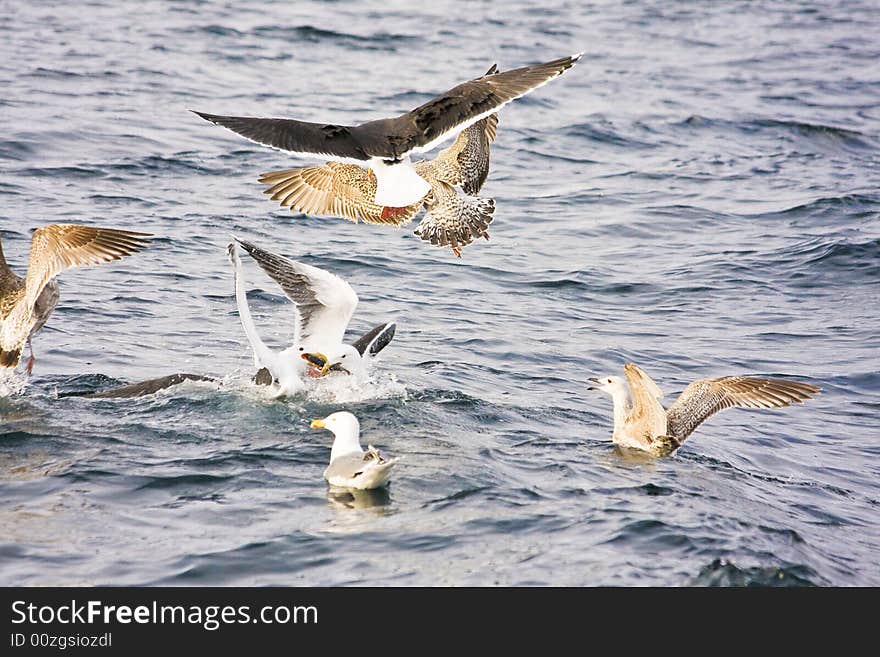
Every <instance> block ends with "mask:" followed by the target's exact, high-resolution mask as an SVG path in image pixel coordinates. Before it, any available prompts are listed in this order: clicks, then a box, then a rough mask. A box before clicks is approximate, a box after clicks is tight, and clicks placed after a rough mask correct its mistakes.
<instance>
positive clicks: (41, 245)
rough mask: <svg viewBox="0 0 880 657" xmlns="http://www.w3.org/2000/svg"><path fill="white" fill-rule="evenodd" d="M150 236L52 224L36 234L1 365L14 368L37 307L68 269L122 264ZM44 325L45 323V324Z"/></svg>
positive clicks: (0, 341)
mask: <svg viewBox="0 0 880 657" xmlns="http://www.w3.org/2000/svg"><path fill="white" fill-rule="evenodd" d="M148 237H150V235H148V234H147V233H135V232H132V231H127V230H116V229H113V228H96V227H94V226H82V225H78V224H50V225H49V226H44V227H43V228H39V229H37V230H35V231H34V234H33V237H32V238H31V252H30V258H29V260H28V271H27V275H26V276H25V280H24V292H23V293H21V296H20V297H19V298H18V299H17V301H16V302H15V305H14V307H12V308H11V309H8V315H7V316H6V317H5V318H4V326H3V329H4V330H3V331H0V364H2V365H3V366H4V367H9V366H14V365H15V363H17V362H18V358H19V355H20V352H21V346H22V345H23V344H24V342H25V340H27V337H28V336H29V335H30V333H31V330H32V329H33V327H34V307H35V304H36V303H37V300H38V299H39V297H40V295H41V294H42V292H43V290H44V289H45V288H46V286H47V285H48V284H49V282H50V281H51V280H52V279H53V278H55V277H56V276H57V275H58V274H60V273H61V272H62V271H64V270H65V269H72V268H74V267H87V266H89V265H99V264H101V263H105V262H112V261H113V260H119V259H120V258H123V257H125V256H127V255H130V254H132V253H134V252H135V251H137V250H139V249H142V248H143V247H145V246H146V245H147V238H148ZM43 321H45V320H43Z"/></svg>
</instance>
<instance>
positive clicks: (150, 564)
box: [0, 0, 880, 585]
mask: <svg viewBox="0 0 880 657" xmlns="http://www.w3.org/2000/svg"><path fill="white" fill-rule="evenodd" d="M877 9H878V8H877V4H876V2H874V1H873V0H866V1H863V2H858V1H855V2H850V1H846V2H844V1H843V0H836V1H832V2H788V1H782V0H779V1H770V0H763V1H757V2H726V3H716V2H670V1H668V0H655V1H648V0H636V1H632V2H626V3H617V2H592V3H582V2H558V1H554V0H551V1H550V2H546V3H542V5H541V6H538V5H534V4H533V3H528V2H525V1H524V0H505V1H504V2H500V1H497V2H488V1H487V2H467V3H464V2H461V3H459V2H447V1H442V0H441V1H436V2H432V3H419V4H418V5H416V3H409V2H399V1H395V0H391V1H389V0H382V1H381V2H379V1H377V0H371V1H368V2H309V3H307V2H297V3H291V2H265V1H263V0H260V1H256V0H253V1H249V2H240V1H236V2H225V3H220V2H211V3H208V2H182V1H181V2H133V1H129V2H115V1H114V2H109V1H108V2H90V3H77V2H66V1H65V2H34V3H31V2H4V3H2V13H3V20H2V21H0V82H2V89H3V92H2V95H0V121H2V126H3V130H2V135H0V167H2V175H0V200H2V202H0V229H2V232H3V246H4V249H5V251H6V255H7V258H8V259H9V260H10V262H11V263H12V264H13V265H14V266H15V267H17V268H18V269H19V271H22V270H23V269H24V265H25V259H26V252H27V248H28V240H29V236H30V230H31V229H32V228H34V227H37V226H40V225H44V224H47V223H51V222H84V223H94V224H99V225H105V226H116V227H123V228H130V229H134V230H142V231H147V232H150V233H154V234H155V235H156V236H157V237H156V238H155V240H154V242H153V244H152V246H151V247H150V248H149V249H148V250H146V251H144V252H143V253H140V254H137V255H135V256H132V257H130V258H128V259H126V260H124V261H123V262H120V263H118V264H113V265H105V266H102V267H96V268H91V269H80V270H76V271H70V272H65V273H64V274H63V276H62V277H61V279H60V281H61V284H62V298H61V303H60V304H59V306H58V308H57V310H56V312H55V314H54V315H53V316H52V318H51V320H50V322H49V324H48V326H47V327H46V329H45V330H44V331H43V332H42V333H41V334H40V335H39V336H38V338H37V339H36V340H35V341H34V349H35V352H36V356H37V359H38V360H37V364H36V369H35V372H34V375H33V377H31V379H30V380H29V381H28V382H27V384H26V385H24V386H18V390H9V391H7V392H9V393H14V394H7V395H6V396H4V397H2V398H0V583H3V584H7V585H9V584H11V585H53V584H61V585H74V584H89V585H90V584H136V585H154V584H174V585H190V584H193V585H194V584H208V585H232V584H239V585H252V584H253V585H268V584H278V585H319V584H320V585H358V584H370V585H392V584H395V585H415V584H441V585H495V584H503V585H537V584H558V585H599V584H602V585H607V584H610V585H713V584H721V585H730V584H733V585H744V584H758V585H777V584H782V585H785V584H804V585H809V584H814V585H880V567H878V563H880V547H878V542H880V522H878V520H880V465H878V462H880V419H878V411H880V401H878V390H880V374H878V362H880V359H878V349H880V330H878V329H880V321H878V319H880V312H878V299H880V297H878V292H880V285H878V283H880V220H878V219H880V67H878V61H880V40H878V39H877V34H880V11H878V10H877ZM581 50H583V51H585V52H586V54H585V55H584V57H583V59H582V60H581V62H580V63H579V64H578V65H577V66H576V67H575V68H573V69H571V70H570V71H569V72H567V73H566V74H565V75H563V76H562V77H561V78H559V79H558V80H555V81H553V82H551V83H550V84H548V85H547V86H545V87H542V88H541V89H539V90H538V91H536V92H535V93H533V94H531V95H529V96H527V97H525V98H523V99H521V100H518V101H516V102H514V103H512V104H511V105H509V106H507V107H505V108H504V109H503V111H502V112H501V114H500V124H499V131H498V138H497V141H496V142H495V144H494V150H493V152H492V171H491V173H490V176H489V180H488V182H487V184H486V186H485V187H484V188H483V192H482V193H483V195H486V196H493V197H495V199H496V201H497V208H498V209H497V212H496V219H495V222H494V223H493V225H492V227H491V241H489V242H485V241H483V240H480V241H479V242H478V243H475V244H473V245H471V246H469V247H467V248H466V249H464V253H463V257H462V258H461V259H460V260H459V259H456V258H455V257H453V256H452V254H451V252H449V250H445V249H439V248H435V247H431V246H429V245H426V244H424V243H422V242H421V241H420V240H419V239H418V238H416V237H415V236H413V235H412V233H411V228H412V227H407V228H403V229H400V230H394V229H388V228H384V227H379V226H364V225H354V224H350V223H347V222H344V221H340V220H333V219H328V218H316V217H305V216H302V215H300V214H297V213H292V212H289V211H287V210H283V209H280V208H278V207H277V206H275V205H274V204H273V203H271V202H269V201H268V200H267V199H266V197H264V196H263V195H262V194H261V191H262V186H261V185H259V184H258V183H257V182H256V178H257V176H258V175H259V174H260V173H262V172H265V171H270V170H273V169H279V168H285V167H288V166H305V165H307V164H311V163H314V162H313V161H310V160H304V159H295V158H292V157H288V156H287V155H285V154H284V153H281V152H278V151H273V150H271V149H268V148H264V147H261V146H258V145H255V144H252V143H250V142H248V141H246V140H244V139H241V138H239V137H237V136H236V135H234V134H232V133H230V132H228V131H226V130H223V129H222V128H219V127H217V126H213V125H211V124H209V123H206V122H205V121H202V120H201V119H199V118H198V117H196V116H195V115H193V114H190V113H189V112H188V111H187V110H188V109H198V110H201V111H207V112H213V113H227V114H252V115H253V114H256V115H275V116H291V117H296V118H300V119H306V120H316V121H334V122H342V123H346V122H360V121H363V120H367V119H372V118H379V117H382V116H388V115H391V114H394V113H399V112H402V111H406V110H408V109H411V108H412V107H415V106H416V105H418V104H420V103H422V102H424V101H426V100H428V99H429V98H431V97H432V96H433V95H435V94H437V93H439V92H441V91H444V90H446V89H448V88H449V87H451V86H453V85H454V84H457V83H458V82H461V81H463V80H465V79H468V78H471V77H476V76H478V75H480V74H482V73H483V72H484V71H485V70H486V68H488V66H489V65H490V64H491V63H492V62H497V63H498V64H499V66H501V67H502V68H510V67H514V66H520V65H524V64H528V63H534V62H539V61H545V60H549V59H553V58H556V57H559V56H562V55H566V54H570V53H574V52H578V51H581ZM231 233H235V234H236V235H238V236H240V237H243V238H246V239H249V240H252V241H254V242H255V243H257V244H260V245H263V246H265V247H267V248H270V249H271V250H274V251H278V252H280V253H282V254H284V255H287V256H289V257H292V258H296V259H300V260H302V261H304V262H307V263H310V264H314V265H317V266H320V267H324V268H327V269H330V270H332V271H333V272H335V273H337V274H339V275H341V276H343V277H344V278H345V279H347V280H348V281H350V283H351V284H352V286H353V287H354V288H355V290H356V291H357V293H358V294H359V296H360V300H361V303H360V305H359V307H358V309H357V312H356V313H355V317H354V320H353V322H352V326H351V328H352V334H357V333H359V332H360V331H363V330H366V329H368V328H370V327H372V326H373V325H375V324H378V323H380V322H383V321H386V320H388V319H391V318H396V320H397V321H398V330H397V335H396V337H395V339H394V341H393V343H392V344H391V346H389V347H388V348H387V349H386V350H385V352H384V353H383V354H382V358H381V361H380V363H379V365H378V367H377V370H376V372H375V375H374V380H373V382H372V383H371V384H370V385H369V386H367V387H365V388H363V389H356V390H354V389H346V388H345V387H344V386H342V387H340V388H339V389H338V390H336V389H329V388H328V389H321V390H316V391H315V392H314V393H313V394H311V395H308V396H304V397H298V398H293V399H287V400H273V399H271V398H269V397H268V396H267V395H266V394H265V391H264V390H258V389H256V388H255V387H254V386H252V385H251V384H249V382H248V377H249V375H250V374H251V373H252V371H253V362H252V357H251V355H250V352H249V349H248V346H247V343H246V340H245V338H244V335H243V332H242V329H241V326H240V324H239V320H238V316H237V313H236V311H235V303H234V297H233V287H232V278H231V272H230V267H229V264H228V261H227V259H226V255H225V245H226V243H227V242H228V239H229V235H230V234H231ZM245 266H246V279H247V283H248V289H249V290H250V297H251V304H252V306H253V308H254V312H255V314H256V316H257V322H258V324H259V326H260V329H261V331H262V332H263V334H264V335H265V336H266V339H267V340H268V341H270V342H271V343H272V344H275V345H278V346H281V345H284V344H285V341H286V340H288V339H289V338H290V336H291V334H292V326H291V323H290V322H291V317H292V316H291V309H290V303H289V302H288V301H287V300H286V299H285V298H284V296H283V295H282V293H281V290H280V289H279V288H278V287H277V286H276V285H275V284H274V283H272V282H271V281H270V280H269V279H268V278H266V276H265V275H264V274H263V273H262V272H261V271H260V270H259V269H258V268H257V267H256V266H254V263H253V262H251V261H249V260H248V259H247V258H245ZM627 361H634V362H636V363H638V364H640V365H641V366H642V367H643V368H644V369H645V370H646V371H647V372H648V373H650V374H651V375H652V376H653V377H654V378H655V380H657V381H658V383H659V384H660V385H661V387H662V388H663V389H664V391H665V392H666V394H667V400H666V401H667V403H669V402H671V400H673V399H674V398H675V396H676V395H677V394H678V392H679V391H681V390H682V389H683V388H684V386H685V385H686V384H687V383H688V382H690V381H691V380H694V379H696V378H701V377H713V376H722V375H727V374H754V375H779V376H786V377H792V378H796V379H801V380H804V381H808V382H811V383H814V384H817V385H820V386H821V387H822V388H823V392H822V394H821V395H819V396H818V397H817V398H816V399H814V400H812V401H810V402H808V403H807V404H805V405H804V406H797V407H793V408H788V409H784V410H781V411H773V412H754V411H743V410H730V411H725V412H724V413H721V414H719V415H716V416H715V417H713V418H712V419H711V420H710V421H709V422H707V423H706V424H705V425H703V426H702V427H701V428H700V429H699V430H698V431H697V432H696V433H695V434H694V435H693V436H692V437H691V438H690V439H689V440H688V442H687V443H686V444H685V445H684V447H683V448H682V449H681V450H680V451H679V452H678V454H677V455H676V456H675V457H673V458H668V459H663V460H657V461H653V462H652V461H648V460H638V459H633V458H627V457H625V456H623V455H620V454H618V453H617V452H615V451H614V449H613V448H612V446H611V442H610V438H611V403H610V399H608V398H607V397H605V396H603V395H601V394H599V393H595V392H589V391H587V389H586V384H585V382H586V379H587V377H590V376H596V375H605V374H620V373H621V371H622V367H623V364H624V363H625V362H627ZM173 372H193V373H198V374H210V375H215V376H219V377H222V379H223V382H222V384H205V383H200V384H196V383H187V384H184V385H182V386H180V387H178V388H176V389H170V390H168V391H165V392H162V393H158V394H155V395H151V396H147V397H144V398H140V399H135V400H112V399H103V400H98V399H85V398H79V397H67V396H65V393H69V392H77V391H88V390H103V389H106V388H109V387H112V386H113V385H119V384H122V383H129V382H134V381H139V380H143V379H147V378H151V377H156V376H161V375H165V374H170V373H173ZM328 385H329V384H328ZM12 387H13V388H15V387H16V386H12ZM342 408H345V409H348V410H351V411H353V412H354V413H356V414H357V415H358V416H359V417H360V419H361V423H362V429H363V438H364V442H365V443H367V442H369V443H372V444H374V445H376V446H378V447H380V448H381V449H382V450H383V451H386V452H388V453H390V454H393V455H403V456H404V459H403V461H402V462H401V463H400V464H399V466H398V467H397V469H396V472H395V476H394V478H393V479H392V483H391V486H390V488H389V489H388V490H387V492H385V493H384V494H374V495H358V496H350V495H349V496H346V495H334V494H332V493H331V492H330V491H329V490H328V488H327V485H326V483H325V482H324V481H323V479H322V472H323V469H324V467H325V465H326V462H327V459H328V456H329V446H330V440H329V439H330V435H329V434H328V433H326V432H320V431H314V430H311V429H309V426H308V422H309V420H310V419H312V418H314V417H322V416H324V415H326V414H328V413H330V412H332V411H335V410H339V409H342Z"/></svg>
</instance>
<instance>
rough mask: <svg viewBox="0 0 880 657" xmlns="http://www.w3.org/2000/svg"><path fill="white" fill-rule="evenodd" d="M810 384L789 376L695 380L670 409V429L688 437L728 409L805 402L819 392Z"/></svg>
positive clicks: (679, 435)
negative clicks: (787, 378) (712, 417)
mask: <svg viewBox="0 0 880 657" xmlns="http://www.w3.org/2000/svg"><path fill="white" fill-rule="evenodd" d="M820 390H821V388H818V387H816V386H814V385H810V384H809V383H800V382H798V381H786V380H785V379H762V378H751V377H744V376H726V377H722V378H720V379H701V380H699V381H694V382H693V383H691V384H690V385H689V386H688V387H687V388H685V389H684V392H682V393H681V396H680V397H679V398H678V399H677V400H676V401H675V403H674V404H672V406H670V407H669V408H668V409H667V411H666V418H667V422H668V425H669V428H668V431H669V433H670V434H671V435H672V436H675V437H676V438H678V439H679V440H684V439H685V438H687V437H688V436H689V435H690V434H691V433H693V431H694V429H696V428H697V427H698V426H700V425H701V424H702V423H703V422H705V421H706V420H707V419H709V418H710V417H711V416H713V415H714V414H715V413H717V412H718V411H721V410H724V409H725V408H782V407H783V406H789V405H790V404H795V403H803V402H804V401H805V400H807V399H809V398H810V397H812V396H813V395H814V394H816V393H818V392H819V391H820Z"/></svg>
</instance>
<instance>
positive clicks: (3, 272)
mask: <svg viewBox="0 0 880 657" xmlns="http://www.w3.org/2000/svg"><path fill="white" fill-rule="evenodd" d="M22 286H24V280H23V279H22V278H21V277H20V276H17V275H16V273H15V272H14V271H12V269H11V268H10V267H9V265H8V264H6V258H5V257H4V255H3V244H2V243H0V303H2V300H3V299H5V298H6V297H8V296H10V295H12V294H13V293H14V292H18V291H19V290H20V289H21V288H22ZM0 316H2V315H0Z"/></svg>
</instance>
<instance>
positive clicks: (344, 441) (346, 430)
mask: <svg viewBox="0 0 880 657" xmlns="http://www.w3.org/2000/svg"><path fill="white" fill-rule="evenodd" d="M310 426H311V427H312V429H327V431H330V432H331V433H332V434H333V436H334V439H333V449H332V450H331V452H330V460H331V461H332V460H333V459H335V458H336V457H337V456H339V455H341V454H347V453H349V452H360V451H362V450H361V441H360V434H361V425H360V422H358V419H357V418H356V417H355V416H354V415H353V414H352V413H349V412H348V411H337V412H336V413H331V414H330V415H328V416H327V417H325V418H323V419H317V420H312V423H311V425H310Z"/></svg>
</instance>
